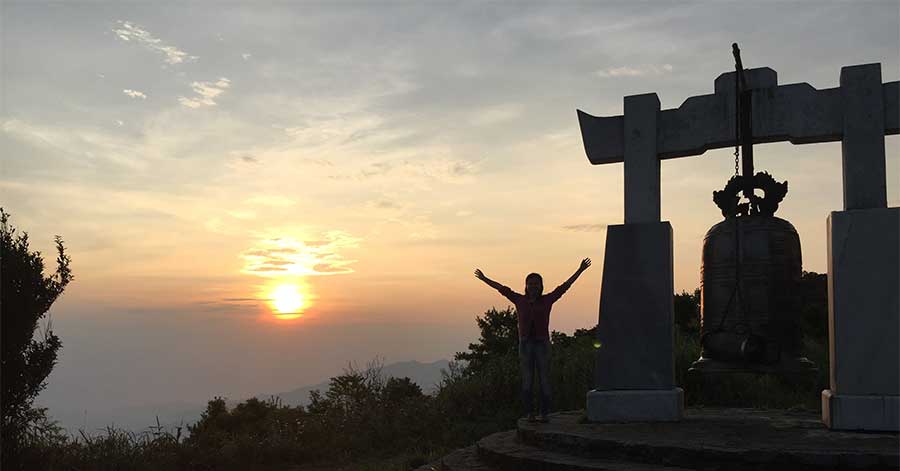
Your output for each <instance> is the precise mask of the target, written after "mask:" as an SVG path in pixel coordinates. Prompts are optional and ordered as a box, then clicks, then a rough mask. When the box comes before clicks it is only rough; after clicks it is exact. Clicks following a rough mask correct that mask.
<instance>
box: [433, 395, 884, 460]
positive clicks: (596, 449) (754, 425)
mask: <svg viewBox="0 0 900 471" xmlns="http://www.w3.org/2000/svg"><path fill="white" fill-rule="evenodd" d="M683 469H704V470H729V471H730V470H761V469H792V470H819V469H900V436H898V434H896V433H871V432H838V431H833V430H828V428H826V427H825V426H824V425H823V424H822V422H821V419H820V418H819V417H818V415H817V414H813V413H809V412H788V411H778V410H768V411H764V410H753V409H719V408H716V409H687V410H686V411H685V417H684V420H683V421H681V422H677V423H619V424H591V423H584V412H583V411H576V412H561V413H557V414H552V415H551V420H550V422H549V423H547V424H540V423H528V422H526V421H524V420H522V421H520V422H519V424H518V429H517V430H512V431H508V432H500V433H496V434H493V435H489V436H487V437H484V438H482V439H481V440H479V441H478V443H477V444H476V445H474V446H470V447H467V448H463V449H460V450H457V451H455V452H453V453H451V454H450V455H447V456H445V457H444V458H443V459H442V460H441V461H440V462H437V463H433V464H431V465H427V466H423V467H421V468H419V470H417V471H438V470H446V471H499V470H610V471H675V470H683Z"/></svg>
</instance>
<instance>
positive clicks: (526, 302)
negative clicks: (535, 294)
mask: <svg viewBox="0 0 900 471" xmlns="http://www.w3.org/2000/svg"><path fill="white" fill-rule="evenodd" d="M570 286H572V283H563V284H561V285H559V286H557V287H556V289H555V290H553V291H551V292H549V293H547V294H544V295H541V297H539V298H538V299H537V300H535V301H532V300H530V299H529V298H528V297H527V296H525V295H524V294H519V293H516V292H515V291H513V290H511V289H509V288H508V287H506V286H503V287H501V288H500V290H499V291H500V294H502V295H503V296H505V297H506V299H509V300H510V302H512V303H513V304H514V305H515V306H516V313H517V315H518V320H519V338H520V339H535V340H545V339H549V338H550V309H551V308H552V307H553V303H555V302H556V301H557V300H559V298H560V297H562V295H563V293H565V292H566V290H568V289H569V287H570Z"/></svg>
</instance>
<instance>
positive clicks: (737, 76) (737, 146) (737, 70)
mask: <svg viewBox="0 0 900 471" xmlns="http://www.w3.org/2000/svg"><path fill="white" fill-rule="evenodd" d="M731 48H732V53H733V54H734V59H735V64H734V66H735V67H734V176H738V171H739V170H738V169H739V166H740V157H741V72H742V70H741V69H742V68H743V67H744V66H743V64H741V55H740V54H741V50H740V49H738V45H737V43H734V44H732V45H731Z"/></svg>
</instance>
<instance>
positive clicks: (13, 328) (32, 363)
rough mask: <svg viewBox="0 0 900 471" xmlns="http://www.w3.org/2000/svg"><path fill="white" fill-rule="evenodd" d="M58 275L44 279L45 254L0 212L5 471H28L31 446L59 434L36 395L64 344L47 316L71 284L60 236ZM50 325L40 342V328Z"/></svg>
mask: <svg viewBox="0 0 900 471" xmlns="http://www.w3.org/2000/svg"><path fill="white" fill-rule="evenodd" d="M55 240H56V249H57V253H58V255H57V259H56V263H57V266H56V271H55V272H54V273H52V274H51V275H50V276H45V275H44V260H43V258H42V257H41V253H40V252H32V251H31V249H30V248H29V241H28V233H25V232H23V233H21V234H18V235H16V229H15V228H13V227H12V226H11V225H10V224H9V214H8V213H6V212H5V211H3V209H2V208H0V332H2V357H0V363H2V366H0V391H2V393H0V402H2V430H3V437H2V438H3V439H2V451H0V453H2V456H3V465H4V467H5V468H6V469H23V468H24V463H23V462H22V461H21V460H20V459H21V457H22V456H23V453H25V450H24V447H26V446H28V443H29V442H40V441H42V440H55V439H56V435H58V433H59V429H58V428H56V427H54V426H53V424H52V422H50V421H49V420H48V419H47V417H46V410H45V409H41V408H34V407H33V403H34V399H35V398H36V397H37V395H38V394H39V393H40V392H41V391H42V390H43V389H44V387H46V384H47V383H46V379H47V376H48V375H50V372H51V371H52V370H53V366H54V365H56V356H57V352H58V350H59V348H60V347H61V346H62V343H61V342H60V340H59V337H57V336H56V335H55V334H54V333H53V330H52V329H51V323H50V320H49V315H48V314H47V311H49V310H50V306H51V305H52V304H53V303H54V302H55V301H56V299H57V298H58V297H59V296H60V295H62V293H63V290H65V288H66V285H68V284H69V282H70V281H72V272H71V270H70V269H69V262H70V260H69V257H68V256H67V255H66V253H65V248H64V247H63V242H62V239H61V238H60V237H59V236H56V238H55ZM41 319H46V324H45V325H44V328H43V329H42V330H40V334H41V335H40V338H38V339H35V336H34V334H35V332H36V331H38V322H39V321H40V320H41Z"/></svg>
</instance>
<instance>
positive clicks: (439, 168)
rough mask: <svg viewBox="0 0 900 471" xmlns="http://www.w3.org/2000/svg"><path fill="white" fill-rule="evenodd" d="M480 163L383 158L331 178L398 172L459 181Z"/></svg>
mask: <svg viewBox="0 0 900 471" xmlns="http://www.w3.org/2000/svg"><path fill="white" fill-rule="evenodd" d="M478 165H479V162H478V161H472V160H465V159H453V158H443V159H430V160H425V161H416V160H410V159H397V160H383V161H380V162H373V163H371V164H369V165H368V166H366V167H364V168H363V169H361V170H359V171H358V173H356V174H355V175H347V174H343V175H331V176H329V178H332V179H335V180H344V179H348V178H355V179H357V180H364V179H368V178H373V177H380V176H384V175H388V174H391V173H397V174H398V176H403V177H411V178H413V179H416V180H421V179H422V178H429V179H433V180H437V181H441V182H447V183H459V182H461V181H464V180H465V179H467V178H470V177H471V176H472V175H474V174H475V173H477V171H478Z"/></svg>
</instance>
